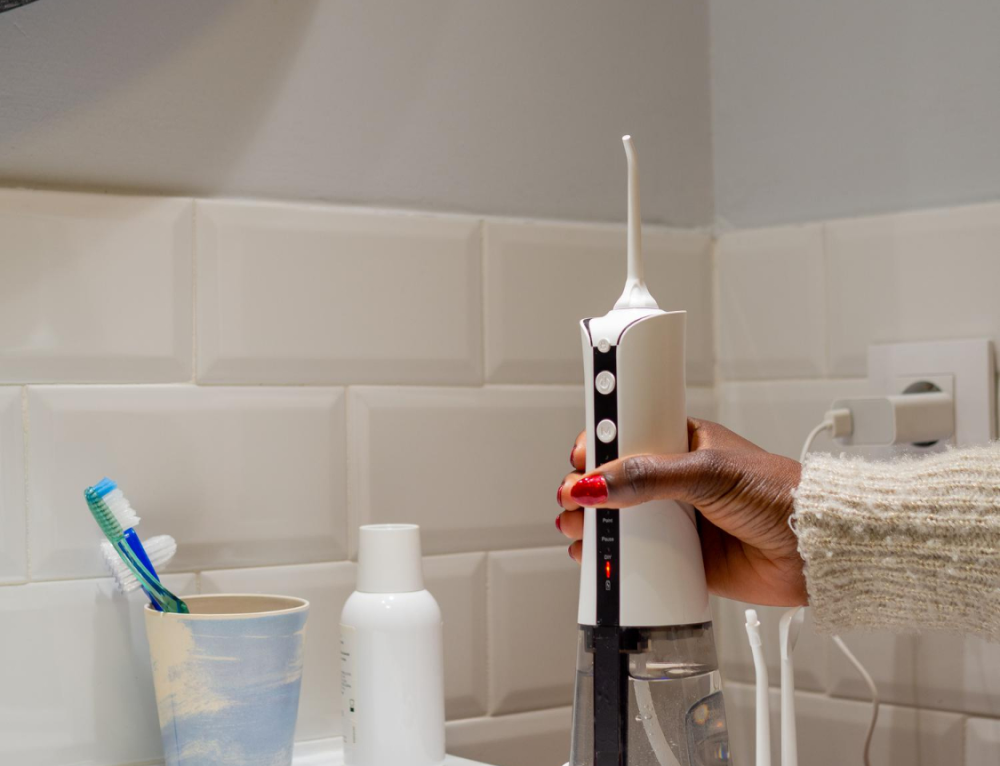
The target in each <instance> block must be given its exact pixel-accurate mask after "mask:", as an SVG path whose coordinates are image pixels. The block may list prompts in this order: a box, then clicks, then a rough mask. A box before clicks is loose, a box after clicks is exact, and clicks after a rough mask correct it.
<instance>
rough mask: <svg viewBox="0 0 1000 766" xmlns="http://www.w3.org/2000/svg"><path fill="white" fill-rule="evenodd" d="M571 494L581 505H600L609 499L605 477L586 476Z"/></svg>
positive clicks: (574, 487)
mask: <svg viewBox="0 0 1000 766" xmlns="http://www.w3.org/2000/svg"><path fill="white" fill-rule="evenodd" d="M569 494H570V496H571V497H572V498H573V499H574V500H576V502H578V503H579V504H580V505H600V504H601V503H603V502H604V501H605V500H607V499H608V483H607V482H606V481H605V480H604V477H603V476H584V477H583V478H582V479H580V480H579V481H578V482H577V483H576V484H574V485H573V489H571V490H570V491H569Z"/></svg>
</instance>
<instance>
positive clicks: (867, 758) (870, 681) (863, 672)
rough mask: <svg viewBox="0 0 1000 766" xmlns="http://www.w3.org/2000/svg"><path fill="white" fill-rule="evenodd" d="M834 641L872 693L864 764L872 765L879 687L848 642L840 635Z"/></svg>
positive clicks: (866, 765)
mask: <svg viewBox="0 0 1000 766" xmlns="http://www.w3.org/2000/svg"><path fill="white" fill-rule="evenodd" d="M833 643H835V644H836V645H837V648H838V649H840V651H841V652H843V653H844V656H845V657H846V658H847V659H848V661H849V662H850V663H851V664H852V665H853V666H854V669H855V670H857V671H858V673H860V674H861V677H862V678H863V679H864V680H865V683H866V684H867V685H868V691H869V692H870V693H871V695H872V720H871V722H870V723H869V724H868V735H867V736H866V737H865V749H864V764H865V766H871V754H870V753H871V746H872V736H873V735H874V734H875V724H876V723H878V706H879V696H878V687H877V686H875V681H874V680H873V679H872V677H871V675H870V674H869V673H868V671H867V670H865V666H864V665H862V664H861V661H860V660H858V658H857V657H855V656H854V653H853V652H852V651H851V650H850V649H848V648H847V644H845V643H844V639H842V638H841V637H840V636H833Z"/></svg>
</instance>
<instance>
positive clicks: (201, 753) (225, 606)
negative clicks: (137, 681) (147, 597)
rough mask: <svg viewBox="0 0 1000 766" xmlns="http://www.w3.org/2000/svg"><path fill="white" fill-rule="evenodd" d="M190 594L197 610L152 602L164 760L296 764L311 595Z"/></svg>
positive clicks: (193, 764) (170, 764) (178, 765)
mask: <svg viewBox="0 0 1000 766" xmlns="http://www.w3.org/2000/svg"><path fill="white" fill-rule="evenodd" d="M185 602H186V603H187V605H188V608H189V609H190V610H191V613H190V614H169V613H164V612H157V611H155V610H154V609H152V608H151V607H150V606H149V605H147V606H146V635H147V637H148V639H149V654H150V658H151V659H152V663H153V681H154V685H155V687H156V705H157V709H158V711H159V714H160V730H161V732H162V734H163V750H164V755H165V758H166V766H234V765H235V764H239V766H287V765H289V764H291V762H292V747H293V745H294V742H295V720H296V718H297V716H298V710H299V688H300V686H301V683H302V656H303V654H302V652H303V639H304V637H305V625H306V617H307V615H308V613H309V602H308V601H305V600H303V599H301V598H291V597H288V596H256V595H206V596H188V597H186V598H185Z"/></svg>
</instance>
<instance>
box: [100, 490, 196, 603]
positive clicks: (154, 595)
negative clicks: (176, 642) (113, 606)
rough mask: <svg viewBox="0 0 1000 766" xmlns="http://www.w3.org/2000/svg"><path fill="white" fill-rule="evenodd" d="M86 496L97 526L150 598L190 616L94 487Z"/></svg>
mask: <svg viewBox="0 0 1000 766" xmlns="http://www.w3.org/2000/svg"><path fill="white" fill-rule="evenodd" d="M83 494H84V497H85V498H86V499H87V506H88V507H89V508H90V512H91V514H93V516H94V520H95V521H96V522H97V525H98V526H99V527H100V528H101V531H102V532H104V536H105V537H107V538H108V541H109V542H110V543H111V544H112V545H113V546H114V548H115V550H117V551H118V555H119V556H121V558H122V561H124V562H125V564H126V566H128V568H129V569H130V570H132V574H134V575H135V577H136V579H137V580H138V581H139V583H141V584H142V586H143V588H144V589H145V591H146V593H148V594H149V597H150V599H152V600H153V602H154V603H155V604H156V605H157V606H158V607H159V608H160V609H162V610H163V611H164V612H181V613H182V614H187V613H188V607H187V604H185V603H184V602H183V601H182V600H181V599H179V598H178V597H177V596H175V595H174V594H173V593H171V592H170V591H169V590H167V589H166V588H165V587H163V585H162V584H161V583H160V581H159V580H158V579H157V578H156V576H155V575H153V574H151V573H150V571H149V569H148V568H147V567H146V565H145V564H143V563H142V561H140V560H139V558H138V556H136V554H135V552H134V551H133V550H132V548H131V547H130V546H129V544H128V542H127V541H126V539H125V530H124V529H122V525H121V523H120V522H119V521H118V519H117V518H115V515H114V513H113V512H112V511H111V509H110V508H109V507H108V504H107V503H106V502H105V500H104V497H103V496H102V495H100V494H99V493H98V492H97V490H96V489H95V488H94V487H87V489H86V490H84V493H83Z"/></svg>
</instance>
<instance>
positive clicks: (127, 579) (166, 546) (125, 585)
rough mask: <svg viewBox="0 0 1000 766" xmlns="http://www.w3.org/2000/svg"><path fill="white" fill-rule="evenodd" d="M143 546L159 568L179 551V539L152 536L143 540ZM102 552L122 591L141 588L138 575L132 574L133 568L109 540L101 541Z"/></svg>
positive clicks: (168, 536) (116, 583) (167, 536)
mask: <svg viewBox="0 0 1000 766" xmlns="http://www.w3.org/2000/svg"><path fill="white" fill-rule="evenodd" d="M142 547H143V548H144V549H145V551H146V555H147V556H149V560H150V562H151V563H152V564H153V568H154V569H157V570H158V569H159V568H160V567H162V566H166V564H167V563H168V562H169V561H170V559H172V558H173V557H174V554H175V553H177V541H176V540H174V538H172V537H171V536H170V535H156V536H155V537H150V538H149V539H148V540H144V541H143V543H142ZM101 553H102V554H103V555H104V563H105V564H106V565H107V567H108V571H109V572H110V573H111V576H112V577H113V578H114V580H115V585H116V586H117V587H118V590H119V591H120V592H122V593H130V592H132V591H134V590H137V589H138V588H139V581H138V580H137V579H136V576H135V575H134V574H132V570H131V569H129V568H128V565H126V564H125V562H124V561H122V558H121V556H119V555H118V551H116V550H115V548H114V546H113V545H112V544H111V543H109V542H108V541H107V540H103V541H102V542H101Z"/></svg>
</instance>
